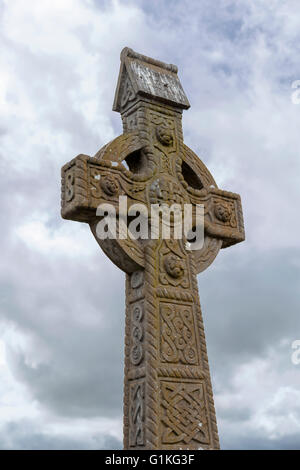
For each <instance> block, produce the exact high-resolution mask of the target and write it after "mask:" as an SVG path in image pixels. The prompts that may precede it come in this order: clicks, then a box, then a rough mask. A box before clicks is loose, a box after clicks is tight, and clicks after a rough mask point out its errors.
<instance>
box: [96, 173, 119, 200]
mask: <svg viewBox="0 0 300 470" xmlns="http://www.w3.org/2000/svg"><path fill="white" fill-rule="evenodd" d="M100 185H101V188H102V189H103V191H104V192H105V193H106V194H108V195H109V196H113V195H114V194H116V193H117V192H118V182H117V180H116V179H115V178H114V177H113V176H111V175H107V176H104V178H101V180H100Z"/></svg>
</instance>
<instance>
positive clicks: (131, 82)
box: [62, 48, 244, 449]
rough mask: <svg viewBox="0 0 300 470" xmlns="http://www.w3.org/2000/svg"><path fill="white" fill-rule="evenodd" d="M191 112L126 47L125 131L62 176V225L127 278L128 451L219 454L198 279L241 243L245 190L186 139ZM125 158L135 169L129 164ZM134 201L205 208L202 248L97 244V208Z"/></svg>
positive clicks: (166, 71)
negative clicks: (86, 231) (89, 241)
mask: <svg viewBox="0 0 300 470" xmlns="http://www.w3.org/2000/svg"><path fill="white" fill-rule="evenodd" d="M188 107H189V102H188V100H187V98H186V96H185V93H184V91H183V88H182V86H181V84H180V81H179V79H178V76H177V67H176V66H174V65H168V64H164V63H162V62H159V61H156V60H154V59H151V58H148V57H145V56H142V55H140V54H137V53H135V52H134V51H132V50H131V49H128V48H125V49H124V50H123V51H122V54H121V68H120V75H119V81H118V85H117V90H116V96H115V101H114V108H113V109H114V110H116V111H119V112H120V113H121V116H122V121H123V128H124V133H123V134H122V135H121V136H119V137H117V138H116V139H114V140H113V141H112V142H110V143H109V144H107V145H106V146H104V147H103V148H102V149H101V150H99V152H97V154H96V155H95V156H94V157H93V158H91V157H88V156H86V155H79V156H78V157H76V158H75V159H73V160H72V161H71V162H69V163H67V164H66V165H65V166H64V167H63V168H62V217H63V218H65V219H70V220H76V221H80V222H87V223H89V225H90V227H91V230H92V233H93V234H94V236H95V238H96V240H97V242H98V243H99V245H100V246H101V248H102V249H103V250H104V252H105V253H106V254H107V256H109V258H110V259H111V260H112V261H113V262H114V263H115V264H116V265H117V266H118V267H119V268H120V269H122V270H123V271H124V272H125V273H126V331H125V378H124V448H126V449H179V448H181V449H198V448H204V449H206V448H208V449H217V448H219V439H218V430H217V423H216V416H215V409H214V401H213V392H212V386H211V380H210V372H209V365H208V359H207V352H206V343H205V335H204V327H203V320H202V313H201V307H200V302H199V295H198V286H197V279H196V275H197V273H198V272H201V271H203V270H204V269H206V268H207V267H208V266H209V265H210V264H211V263H212V262H213V260H214V259H215V257H216V256H217V254H218V252H219V250H220V248H225V247H228V246H230V245H233V244H235V243H238V242H241V241H243V240H244V226H243V216H242V208H241V201H240V197H239V195H238V194H234V193H230V192H227V191H223V190H220V189H218V187H217V185H216V182H215V181H214V179H213V177H212V175H211V174H210V172H209V171H208V169H207V168H206V167H205V165H204V164H203V162H202V161H201V160H200V159H199V158H198V157H197V156H196V155H195V154H194V153H193V152H192V150H190V149H189V148H188V147H187V146H186V145H185V144H184V143H183V135H182V125H181V118H182V110H183V109H187V108H188ZM125 161H126V164H127V166H128V167H129V169H127V168H126V167H125V165H124V163H125ZM122 195H124V196H127V198H128V205H129V206H130V205H131V204H135V203H137V202H140V203H143V204H144V205H146V206H147V207H150V205H151V204H161V203H165V204H169V205H171V204H172V203H174V202H176V203H179V204H181V205H182V204H185V203H191V204H193V207H195V206H196V204H204V207H205V224H204V228H205V240H204V246H203V247H202V248H201V249H199V250H196V251H189V250H187V247H186V244H185V241H184V240H177V239H170V240H165V239H158V240H142V241H141V240H132V239H124V240H123V239H119V238H117V239H114V240H110V239H106V240H99V239H98V238H97V236H96V225H97V221H98V218H97V216H96V209H97V207H98V206H99V204H101V203H105V202H109V203H110V204H113V205H114V206H115V207H116V210H117V211H118V198H119V196H122Z"/></svg>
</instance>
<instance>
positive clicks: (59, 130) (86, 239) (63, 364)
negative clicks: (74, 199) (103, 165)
mask: <svg viewBox="0 0 300 470" xmlns="http://www.w3.org/2000/svg"><path fill="white" fill-rule="evenodd" d="M299 32H300V13H299V1H297V0H295V1H293V0H290V1H284V2H283V1H282V0H268V1H266V0H255V1H251V2H250V1H248V0H247V1H246V0H245V1H242V0H240V1H232V0H215V1H213V2H212V1H211V0H201V1H199V0H181V1H179V0H178V1H176V0H168V1H167V0H165V1H164V0H157V1H155V0H152V1H146V0H145V1H137V0H113V1H102V0H42V1H41V0H29V1H28V0H0V37H1V55H0V116H1V120H0V138H1V146H0V157H1V160H0V172H1V186H0V191H1V196H0V197H1V199H0V200H1V211H0V224H1V265H0V449H1V448H3V449H64V448H67V449H101V448H104V449H105V448H113V449H117V448H120V447H121V445H122V444H121V438H122V387H123V330H124V274H123V273H122V272H121V271H119V270H118V269H117V268H116V267H115V266H114V265H113V264H112V263H111V262H110V261H109V260H108V259H107V258H106V256H105V255H104V253H103V252H102V251H101V249H100V248H99V247H98V245H97V243H96V242H95V240H94V238H93V236H92V234H91V232H90V229H89V227H88V226H87V225H85V224H79V223H76V222H71V221H64V220H62V219H61V217H60V168H61V166H62V165H63V164H64V163H66V162H67V161H69V160H71V159H72V158H73V157H75V156H76V155H78V154H79V153H85V154H89V155H94V154H95V153H96V151H97V150H98V149H99V148H101V147H102V146H103V145H104V144H105V143H107V142H108V141H109V140H111V139H113V138H114V137H116V136H118V135H119V134H121V133H122V127H121V119H120V116H119V115H118V114H116V113H113V112H112V111H111V107H112V103H113V97H114V91H115V86H116V81H117V76H118V71H119V55H120V51H121V49H122V48H123V47H124V46H129V47H132V48H133V49H134V50H136V51H138V52H141V53H143V54H146V55H148V56H151V57H154V58H157V59H160V60H163V61H166V62H168V63H174V64H176V65H178V67H179V76H180V79H181V82H182V84H183V87H184V90H185V92H186V94H187V96H188V99H189V101H190V103H191V108H190V109H189V110H188V111H186V112H184V118H183V126H184V135H185V143H186V144H187V145H189V146H190V147H191V148H192V149H193V150H194V151H195V152H196V153H197V154H198V155H199V156H200V157H201V158H202V160H203V161H204V163H205V164H206V165H207V166H208V168H209V169H210V171H211V172H212V174H213V176H214V177H215V180H216V182H217V184H218V185H219V187H221V188H222V189H227V190H229V191H234V192H238V193H240V194H241V197H242V202H243V210H244V217H245V228H246V236H247V240H246V242H244V243H241V244H239V245H236V246H233V247H231V248H228V249H226V250H222V251H221V252H220V253H219V255H218V257H217V259H216V260H215V262H214V264H213V265H212V266H211V267H210V268H209V269H208V270H207V271H205V272H204V273H202V274H200V275H199V277H198V281H199V290H200V300H201V305H202V309H203V313H204V320H205V326H206V334H207V343H208V354H209V361H210V367H211V373H212V380H213V385H214V393H215V402H216V412H217V420H218V425H219V433H220V440H221V446H222V448H224V449H249V448H258V449H300V364H299V365H294V364H293V363H292V361H291V355H292V352H293V350H292V347H291V345H292V342H293V341H295V340H297V339H300V308H299V307H300V301H299V290H300V289H299V280H300V276H299V269H300V247H299V232H300V223H299V195H300V182H299V175H300V171H299V170H300V158H299V132H300V131H299V129H300V104H299V105H297V104H293V102H292V100H291V95H292V92H293V89H292V88H291V84H292V83H293V81H295V80H300V60H299V52H300V40H299V34H300V33H299Z"/></svg>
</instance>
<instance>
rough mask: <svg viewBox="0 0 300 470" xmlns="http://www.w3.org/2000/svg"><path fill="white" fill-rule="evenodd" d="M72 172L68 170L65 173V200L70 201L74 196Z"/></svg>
mask: <svg viewBox="0 0 300 470" xmlns="http://www.w3.org/2000/svg"><path fill="white" fill-rule="evenodd" d="M74 181H75V178H74V173H73V171H70V172H69V173H67V175H66V202H71V201H72V199H73V198H74Z"/></svg>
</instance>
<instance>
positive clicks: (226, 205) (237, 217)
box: [204, 188, 245, 248]
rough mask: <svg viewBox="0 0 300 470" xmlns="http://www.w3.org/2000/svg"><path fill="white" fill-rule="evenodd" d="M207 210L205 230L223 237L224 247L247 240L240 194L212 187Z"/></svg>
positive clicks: (217, 236) (220, 237) (215, 235)
mask: <svg viewBox="0 0 300 470" xmlns="http://www.w3.org/2000/svg"><path fill="white" fill-rule="evenodd" d="M209 195H210V197H209V200H208V204H207V209H206V210H205V222H204V230H205V232H206V233H207V234H208V235H209V236H212V237H215V238H219V239H222V242H223V243H222V248H226V247H228V246H231V245H234V244H236V243H239V242H242V241H244V240H245V230H244V221H243V212H242V204H241V198H240V195H239V194H236V193H232V192H229V191H223V190H221V189H217V188H210V190H209Z"/></svg>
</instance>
